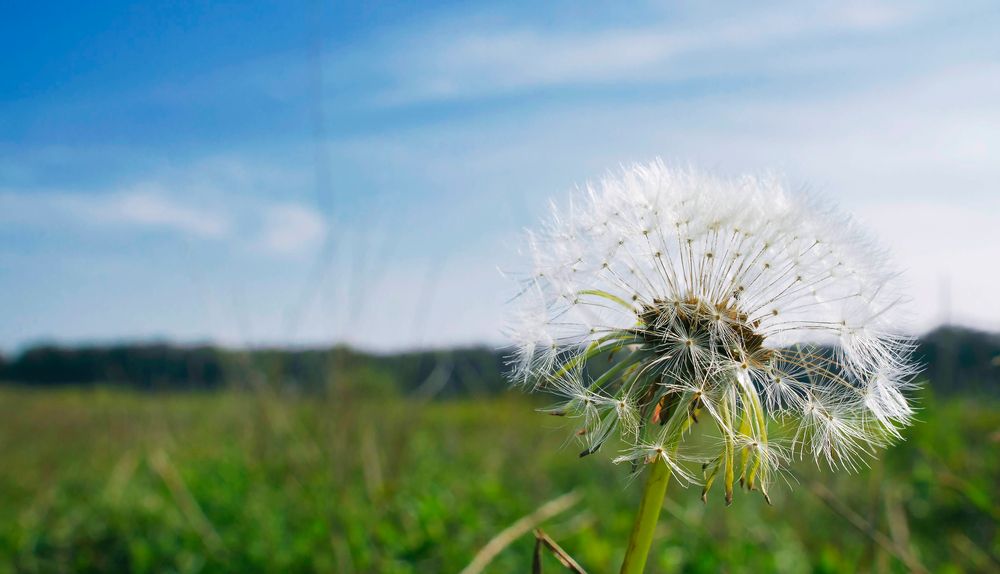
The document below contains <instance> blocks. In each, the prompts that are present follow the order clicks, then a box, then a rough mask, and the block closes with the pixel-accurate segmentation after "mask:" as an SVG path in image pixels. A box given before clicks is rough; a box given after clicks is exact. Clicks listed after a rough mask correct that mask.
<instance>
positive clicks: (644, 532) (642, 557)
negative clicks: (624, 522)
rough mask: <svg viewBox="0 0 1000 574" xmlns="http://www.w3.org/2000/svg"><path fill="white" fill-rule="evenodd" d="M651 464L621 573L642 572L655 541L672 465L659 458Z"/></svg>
mask: <svg viewBox="0 0 1000 574" xmlns="http://www.w3.org/2000/svg"><path fill="white" fill-rule="evenodd" d="M649 466H650V469H649V478H647V479H646V488H645V490H643V491H642V502H641V503H640V504H639V514H638V515H637V516H636V517H635V524H634V525H633V526H632V535H631V536H629V540H628V549H627V550H626V551H625V561H624V562H622V569H621V574H641V573H642V571H643V569H644V568H645V567H646V557H647V556H648V555H649V546H650V544H652V542H653V531H654V530H656V521H657V520H658V519H659V518H660V508H661V507H662V506H663V496H664V495H665V494H666V493H667V483H668V482H670V467H669V466H667V463H665V462H664V461H662V460H659V459H657V460H656V461H655V462H653V463H652V464H650V465H649Z"/></svg>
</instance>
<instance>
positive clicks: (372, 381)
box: [0, 327, 1000, 397]
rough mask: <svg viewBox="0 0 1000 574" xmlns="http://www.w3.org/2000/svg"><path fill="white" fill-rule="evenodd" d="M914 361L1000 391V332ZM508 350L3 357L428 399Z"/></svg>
mask: <svg viewBox="0 0 1000 574" xmlns="http://www.w3.org/2000/svg"><path fill="white" fill-rule="evenodd" d="M915 359H916V360H917V361H919V362H920V363H921V364H922V366H923V373H922V376H923V377H925V378H928V379H929V380H931V381H932V385H933V388H934V390H935V392H945V393H948V392H974V393H986V394H997V393H1000V334H994V333H985V332H981V331H975V330H971V329H965V328H958V327H943V328H939V329H937V330H935V331H932V332H930V333H928V334H927V335H925V336H923V337H921V338H919V339H918V341H917V348H916V352H915ZM506 369H507V366H506V361H505V358H504V352H503V351H500V350H496V349H490V348H486V347H473V348H464V349H449V350H433V351H419V352H408V353H397V354H374V353H365V352H361V351H357V350H353V349H350V348H347V347H343V346H334V347H330V348H317V349H288V348H266V349H254V350H234V349H227V348H221V347H214V346H205V345H202V346H178V345H171V344H166V343H149V344H122V345H109V346H81V347H61V346H56V345H39V346H35V347H32V348H29V349H27V350H25V351H23V352H21V353H20V354H18V355H16V356H14V357H11V358H5V357H3V356H0V381H3V382H6V383H14V384H21V385H31V386H51V385H82V386H87V385H115V386H125V387H130V388H135V389H141V390H149V391H155V390H199V389H217V388H221V387H224V386H237V387H259V386H262V385H263V386H274V387H280V388H281V389H282V390H286V391H302V392H315V391H322V390H324V389H329V388H331V387H333V386H338V385H339V386H342V387H349V388H358V389H363V390H364V392H366V393H372V392H376V393H377V392H404V393H416V394H423V395H427V396H445V397H447V396H454V395H463V394H484V393H486V394H488V393H496V392H500V391H501V390H503V389H504V388H506V382H505V379H504V374H505V372H506Z"/></svg>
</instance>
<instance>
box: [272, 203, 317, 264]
mask: <svg viewBox="0 0 1000 574" xmlns="http://www.w3.org/2000/svg"><path fill="white" fill-rule="evenodd" d="M261 215H262V218H263V221H262V227H261V231H260V235H259V238H258V242H257V244H258V245H259V246H260V248H261V249H263V250H264V251H266V252H268V253H272V254H276V255H304V254H306V253H308V252H310V251H312V250H314V249H315V248H316V247H318V246H319V245H320V244H321V243H322V242H323V239H324V238H325V237H326V233H327V228H326V220H325V219H324V218H323V216H322V214H320V213H319V212H318V211H316V210H315V209H312V208H309V207H306V206H304V205H299V204H291V203H283V204H275V205H268V206H266V207H265V208H263V209H262V210H261Z"/></svg>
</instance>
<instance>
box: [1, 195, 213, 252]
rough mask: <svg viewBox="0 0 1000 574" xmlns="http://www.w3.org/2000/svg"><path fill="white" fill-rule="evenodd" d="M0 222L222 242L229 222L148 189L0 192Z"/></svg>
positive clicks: (36, 226)
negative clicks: (147, 232) (121, 229)
mask: <svg viewBox="0 0 1000 574" xmlns="http://www.w3.org/2000/svg"><path fill="white" fill-rule="evenodd" d="M0 221H4V222H6V223H8V224H11V225H17V226H24V227H31V228H38V227H52V228H59V227H64V226H66V225H67V224H70V225H73V224H76V225H88V226H99V227H109V226H110V227H133V228H146V229H159V230H164V231H169V232H174V233H178V234H180V235H184V236H188V237H195V238H201V239H205V238H222V237H225V236H227V235H228V234H229V233H230V230H231V223H230V221H229V219H228V218H227V217H226V216H225V215H223V214H221V213H219V212H217V211H213V210H210V209H207V208H204V207H198V206H194V205H188V204H185V203H183V202H181V201H178V200H177V199H174V198H171V197H170V196H169V195H167V194H166V193H164V192H162V191H156V190H154V189H153V188H150V187H149V186H144V187H142V188H135V189H132V190H128V191H111V192H103V193H80V192H76V193H71V192H66V191H42V192H39V191H13V190H5V191H2V192H0Z"/></svg>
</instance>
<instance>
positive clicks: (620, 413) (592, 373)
mask: <svg viewBox="0 0 1000 574" xmlns="http://www.w3.org/2000/svg"><path fill="white" fill-rule="evenodd" d="M527 243H528V249H527V250H528V254H529V255H530V257H531V261H532V271H531V273H530V274H528V275H526V276H524V277H522V278H520V293H519V296H518V297H517V298H516V299H515V301H514V311H513V312H512V321H511V323H510V327H509V335H510V337H511V338H512V340H513V349H514V352H513V353H512V355H511V358H510V360H511V367H512V369H511V372H512V373H513V374H512V381H513V382H515V383H517V384H520V385H526V386H528V387H530V388H532V389H535V390H540V391H545V392H550V393H552V394H555V395H557V396H560V397H561V398H562V399H561V400H562V402H561V403H560V404H559V405H558V406H557V407H555V408H554V409H553V410H551V411H550V412H552V413H555V414H559V415H561V416H566V417H576V418H578V419H579V421H580V423H581V424H582V429H581V430H580V431H579V433H578V434H579V436H580V437H581V438H582V440H584V442H585V444H586V450H584V451H583V453H581V456H586V455H590V454H593V453H595V452H597V451H599V450H600V448H601V447H602V445H604V444H605V443H606V442H608V441H609V440H610V439H612V438H613V437H616V436H617V437H618V438H619V439H620V440H621V441H623V442H624V443H625V445H626V449H625V451H624V452H623V453H622V454H621V455H620V456H618V457H617V458H615V459H614V460H615V462H627V463H631V465H632V466H633V468H636V469H638V470H642V469H643V468H645V467H649V468H650V477H649V478H648V481H647V487H646V490H645V492H644V495H643V503H642V504H643V505H642V507H641V510H640V513H639V518H638V519H637V521H636V525H635V529H634V531H633V535H632V540H631V542H630V545H629V550H628V552H627V553H626V559H625V564H624V565H623V567H622V572H639V571H641V570H642V568H643V566H644V564H645V558H646V553H647V552H648V548H649V543H650V541H651V537H652V527H653V525H655V522H656V519H657V516H658V513H659V506H660V505H661V504H662V499H663V495H664V492H665V489H666V485H667V482H668V481H669V479H670V477H671V476H673V477H675V478H677V479H679V480H680V481H681V482H692V481H695V480H696V479H698V481H699V482H701V483H702V484H703V498H705V497H707V496H708V494H709V491H710V489H711V488H712V486H713V485H714V484H717V483H720V484H721V485H722V489H723V491H724V495H725V500H726V502H727V504H728V503H731V502H732V500H733V495H734V490H735V485H736V484H739V485H742V486H743V488H746V489H747V490H750V491H759V492H760V493H761V494H762V495H763V496H764V498H765V499H767V500H768V502H769V498H768V487H769V486H770V483H771V482H772V480H773V478H774V477H775V476H777V475H778V474H779V473H780V472H781V470H782V468H783V467H784V465H785V464H786V463H787V461H788V460H789V459H791V458H792V457H797V458H803V457H804V456H806V455H808V456H810V457H812V458H814V459H815V460H816V461H817V463H820V462H823V463H825V464H827V465H828V466H830V467H831V468H835V469H840V468H843V469H848V470H853V469H857V468H858V467H859V466H861V465H863V464H864V460H865V458H866V457H868V456H870V455H872V454H874V452H875V450H876V449H877V448H880V447H883V446H886V445H887V444H889V443H891V442H892V441H893V440H894V439H897V438H899V431H900V429H901V428H902V427H903V426H905V425H907V424H909V422H910V421H911V418H912V415H913V410H912V408H911V407H910V405H909V402H908V400H907V398H906V393H907V391H908V390H910V389H911V388H912V383H911V379H912V378H913V375H914V373H915V370H914V367H913V366H912V364H911V363H910V361H909V355H910V352H911V347H912V344H911V341H910V339H908V338H907V337H905V336H902V335H900V334H899V333H898V329H897V321H898V315H899V309H900V303H901V302H902V300H903V298H902V296H901V295H900V292H899V285H898V276H897V274H896V273H895V272H894V271H893V270H892V268H891V266H890V265H889V264H888V262H887V260H886V257H885V255H884V254H883V253H882V252H881V251H880V250H879V249H878V248H877V247H876V246H875V245H874V244H873V242H872V241H870V240H869V239H868V238H867V237H866V236H865V235H864V234H863V232H862V231H861V230H859V229H858V228H857V226H856V225H855V224H854V222H852V221H851V220H850V219H849V218H847V217H845V216H843V215H840V214H839V213H837V212H836V211H835V210H833V209H831V208H829V207H826V206H825V205H823V204H822V203H820V202H818V201H816V200H815V199H812V198H809V197H803V196H800V195H797V194H793V193H790V192H789V191H787V190H786V189H785V187H784V186H783V184H782V183H781V182H780V181H779V180H776V179H774V178H768V177H742V178H739V179H725V178H719V177H714V176H711V175H707V174H703V173H699V172H697V171H694V170H684V169H669V168H667V167H665V166H664V165H663V164H662V163H661V162H659V161H657V162H654V163H651V164H649V165H636V166H633V167H630V168H627V169H624V170H623V172H622V173H621V174H620V175H619V176H617V177H608V178H606V179H605V180H604V181H602V182H601V184H600V185H599V186H596V187H595V186H589V187H587V188H586V189H585V190H583V192H582V193H579V194H578V195H577V196H575V197H574V198H573V200H572V201H571V202H570V203H569V204H567V205H564V206H554V207H553V212H552V216H551V218H550V219H549V220H548V222H547V223H546V224H545V226H544V228H543V229H542V230H541V231H539V232H537V233H533V234H531V235H529V237H528V242H527ZM786 429H787V432H788V434H790V435H791V436H788V437H783V436H776V435H780V433H781V432H782V431H785V430H786ZM785 445H787V446H785ZM699 465H700V467H701V472H694V471H692V470H690V469H691V468H697V467H698V466H699ZM699 476H700V479H699V478H698V477H699Z"/></svg>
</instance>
